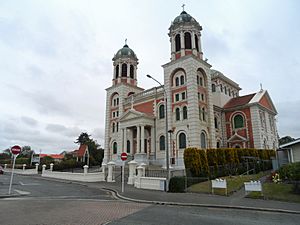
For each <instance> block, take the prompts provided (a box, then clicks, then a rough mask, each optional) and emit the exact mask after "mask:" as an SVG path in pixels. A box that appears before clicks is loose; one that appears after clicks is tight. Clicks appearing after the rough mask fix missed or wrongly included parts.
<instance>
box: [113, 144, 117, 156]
mask: <svg viewBox="0 0 300 225" xmlns="http://www.w3.org/2000/svg"><path fill="white" fill-rule="evenodd" d="M117 153H118V145H117V142H114V143H113V154H117Z"/></svg>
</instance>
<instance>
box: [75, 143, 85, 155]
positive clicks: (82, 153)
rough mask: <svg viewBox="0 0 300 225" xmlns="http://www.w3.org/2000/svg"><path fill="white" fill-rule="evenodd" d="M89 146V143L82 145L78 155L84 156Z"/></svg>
mask: <svg viewBox="0 0 300 225" xmlns="http://www.w3.org/2000/svg"><path fill="white" fill-rule="evenodd" d="M87 147H88V146H87V145H80V147H79V149H78V152H77V156H79V157H82V156H84V154H85V151H86V150H87ZM74 152H75V151H74Z"/></svg>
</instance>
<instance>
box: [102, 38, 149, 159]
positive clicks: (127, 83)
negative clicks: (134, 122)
mask: <svg viewBox="0 0 300 225" xmlns="http://www.w3.org/2000/svg"><path fill="white" fill-rule="evenodd" d="M126 42H127V40H126V41H125V45H124V46H123V48H121V49H120V50H118V51H117V53H116V54H115V55H114V57H113V59H112V60H113V79H112V86H111V87H109V88H107V89H106V91H107V93H106V118H105V152H104V162H108V161H110V160H112V158H110V157H111V156H112V155H115V156H117V154H118V153H120V152H122V149H120V146H121V145H120V143H121V142H122V134H121V129H120V126H119V125H120V123H119V118H121V116H122V115H123V114H124V112H125V110H124V103H125V101H126V100H128V97H129V96H130V95H132V94H135V93H138V92H141V91H143V89H142V88H139V87H137V65H138V58H137V56H136V54H135V53H134V51H133V50H132V49H131V48H129V46H128V45H127V43H126Z"/></svg>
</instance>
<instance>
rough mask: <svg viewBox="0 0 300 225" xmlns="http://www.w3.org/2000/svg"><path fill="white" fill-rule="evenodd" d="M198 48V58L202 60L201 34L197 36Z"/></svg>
mask: <svg viewBox="0 0 300 225" xmlns="http://www.w3.org/2000/svg"><path fill="white" fill-rule="evenodd" d="M198 42H199V44H198V46H199V53H200V58H201V59H202V58H203V52H202V45H201V34H200V35H199V36H198Z"/></svg>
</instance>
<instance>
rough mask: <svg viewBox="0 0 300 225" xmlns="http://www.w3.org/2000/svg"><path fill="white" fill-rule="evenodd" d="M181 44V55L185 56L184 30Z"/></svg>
mask: <svg viewBox="0 0 300 225" xmlns="http://www.w3.org/2000/svg"><path fill="white" fill-rule="evenodd" d="M180 45H181V50H180V52H181V56H184V55H185V51H184V50H185V45H184V33H183V31H181V32H180Z"/></svg>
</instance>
